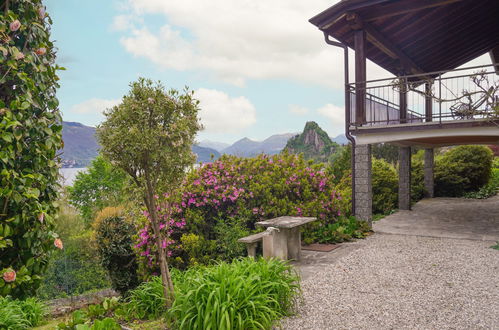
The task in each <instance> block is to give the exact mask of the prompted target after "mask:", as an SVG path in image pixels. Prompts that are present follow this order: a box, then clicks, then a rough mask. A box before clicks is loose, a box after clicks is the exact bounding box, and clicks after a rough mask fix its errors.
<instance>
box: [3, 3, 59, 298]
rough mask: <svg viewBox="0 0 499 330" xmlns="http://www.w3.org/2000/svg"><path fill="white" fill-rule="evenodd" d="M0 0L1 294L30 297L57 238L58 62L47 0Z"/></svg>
mask: <svg viewBox="0 0 499 330" xmlns="http://www.w3.org/2000/svg"><path fill="white" fill-rule="evenodd" d="M1 3H2V10H1V11H0V31H1V39H2V42H1V46H0V68H1V69H0V71H1V72H2V75H1V79H0V86H1V88H0V146H1V147H0V187H1V188H0V276H1V277H2V278H0V296H5V295H11V296H14V297H27V296H30V295H33V294H34V293H35V291H36V289H37V288H38V286H39V285H40V283H41V275H42V274H43V272H44V271H45V270H46V266H47V263H48V259H49V256H50V253H51V252H52V251H53V250H55V249H56V248H55V246H54V240H55V239H57V237H58V236H57V234H56V232H55V231H54V224H53V221H54V216H55V214H56V212H57V204H56V203H55V201H56V200H57V195H58V189H59V186H58V184H57V180H58V177H59V173H58V162H59V157H58V155H57V151H58V150H60V149H61V148H62V137H61V131H62V125H61V123H62V119H61V116H60V111H59V109H58V105H59V101H58V100H57V98H56V91H57V88H58V87H59V85H58V83H57V81H58V79H59V78H58V77H57V74H56V72H57V70H58V69H60V68H59V67H58V66H57V65H56V64H55V57H56V48H55V47H54V44H53V42H52V41H51V40H50V30H51V29H50V26H51V24H52V20H51V19H50V17H49V15H48V14H47V13H45V10H44V6H43V3H42V1H41V0H32V1H10V2H7V1H2V2H1ZM58 245H59V244H58ZM4 274H8V275H7V276H4Z"/></svg>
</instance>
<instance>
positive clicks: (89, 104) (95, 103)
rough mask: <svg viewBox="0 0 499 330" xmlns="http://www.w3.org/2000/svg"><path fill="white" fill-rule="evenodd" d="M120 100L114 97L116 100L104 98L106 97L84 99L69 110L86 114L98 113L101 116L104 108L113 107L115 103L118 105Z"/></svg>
mask: <svg viewBox="0 0 499 330" xmlns="http://www.w3.org/2000/svg"><path fill="white" fill-rule="evenodd" d="M120 102H121V100H119V99H116V100H106V99H97V98H92V99H89V100H86V101H84V102H82V103H79V104H76V105H74V106H72V107H71V112H74V113H78V114H87V115H89V114H90V115H92V114H94V115H100V116H102V113H103V112H104V110H106V109H109V108H112V107H114V106H115V105H118V104H119V103H120Z"/></svg>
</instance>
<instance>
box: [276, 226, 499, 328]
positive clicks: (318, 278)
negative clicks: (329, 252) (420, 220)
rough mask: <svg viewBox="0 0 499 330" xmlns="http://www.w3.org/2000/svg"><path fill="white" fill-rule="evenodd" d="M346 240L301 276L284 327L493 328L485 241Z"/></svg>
mask: <svg viewBox="0 0 499 330" xmlns="http://www.w3.org/2000/svg"><path fill="white" fill-rule="evenodd" d="M350 244H351V245H352V246H351V248H352V249H351V253H349V254H348V255H346V256H344V257H342V258H341V259H339V260H337V261H335V262H334V263H332V264H330V265H326V266H322V267H320V270H318V271H317V273H316V275H315V276H311V277H309V278H308V279H306V280H304V281H303V282H302V290H303V298H304V303H303V304H301V306H300V308H299V312H298V315H297V316H295V317H292V318H288V319H286V320H284V321H283V322H282V327H283V328H284V329H314V330H318V329H499V251H497V250H494V249H491V248H490V246H491V245H492V243H491V242H490V241H489V242H484V241H473V240H457V239H447V238H428V237H418V236H403V235H383V234H376V235H373V236H371V237H369V238H367V239H365V240H359V241H357V242H354V243H350ZM359 245H360V246H359ZM349 248H350V247H349Z"/></svg>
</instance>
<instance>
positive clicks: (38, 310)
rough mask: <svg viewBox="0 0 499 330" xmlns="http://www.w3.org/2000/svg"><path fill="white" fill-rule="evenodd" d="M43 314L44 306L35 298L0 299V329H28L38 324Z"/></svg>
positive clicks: (44, 311)
mask: <svg viewBox="0 0 499 330" xmlns="http://www.w3.org/2000/svg"><path fill="white" fill-rule="evenodd" d="M45 314H46V307H45V305H44V304H42V303H41V302H40V301H39V300H37V299H35V298H28V299H26V300H17V299H12V298H10V297H0V329H12V330H17V329H29V328H32V327H35V326H37V325H38V324H40V323H41V322H42V320H43V317H44V316H45Z"/></svg>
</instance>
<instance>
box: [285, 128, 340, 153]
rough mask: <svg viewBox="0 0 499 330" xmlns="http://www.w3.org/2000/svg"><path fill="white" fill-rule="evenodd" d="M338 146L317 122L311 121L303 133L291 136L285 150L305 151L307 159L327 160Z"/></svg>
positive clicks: (293, 151) (291, 151) (292, 151)
mask: <svg viewBox="0 0 499 330" xmlns="http://www.w3.org/2000/svg"><path fill="white" fill-rule="evenodd" d="M338 147H339V145H338V144H337V143H336V142H333V141H331V139H330V138H329V136H328V134H327V133H326V132H325V131H324V130H323V129H322V128H320V127H319V125H317V123H316V122H313V121H309V122H307V123H306V124H305V128H304V129H303V133H301V134H299V135H296V136H295V137H293V138H291V139H290V140H289V141H288V143H287V144H286V147H285V148H284V150H286V151H288V152H290V153H295V154H300V153H303V156H304V157H305V159H313V160H315V161H319V162H325V161H327V160H328V159H329V157H330V156H331V155H332V154H333V153H334V152H335V151H336V149H337V148H338Z"/></svg>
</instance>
